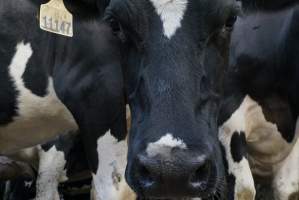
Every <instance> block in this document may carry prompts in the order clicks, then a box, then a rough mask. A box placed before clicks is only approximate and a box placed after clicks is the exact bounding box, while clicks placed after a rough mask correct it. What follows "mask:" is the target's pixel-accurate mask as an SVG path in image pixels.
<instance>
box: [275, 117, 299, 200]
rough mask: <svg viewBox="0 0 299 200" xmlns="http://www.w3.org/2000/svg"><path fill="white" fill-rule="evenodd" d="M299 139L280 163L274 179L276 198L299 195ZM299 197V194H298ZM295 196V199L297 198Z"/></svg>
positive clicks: (298, 122) (298, 129)
mask: <svg viewBox="0 0 299 200" xmlns="http://www.w3.org/2000/svg"><path fill="white" fill-rule="evenodd" d="M298 133H299V120H297V126H296V134H298ZM298 166H299V139H296V143H295V145H294V147H293V149H292V151H291V153H290V154H289V155H288V157H287V158H286V159H285V160H284V161H283V162H282V163H281V164H280V165H279V167H278V168H279V169H278V171H277V173H276V174H275V177H274V180H273V189H274V194H275V199H278V200H284V199H290V196H291V195H292V194H294V193H297V195H299V167H298ZM297 198H298V196H297ZM297 198H295V197H293V199H297Z"/></svg>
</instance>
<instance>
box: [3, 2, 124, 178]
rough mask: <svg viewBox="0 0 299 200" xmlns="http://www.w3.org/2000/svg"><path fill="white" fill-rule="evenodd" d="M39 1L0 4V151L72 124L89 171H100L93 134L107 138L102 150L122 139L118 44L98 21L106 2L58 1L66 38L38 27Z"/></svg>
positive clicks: (44, 138)
mask: <svg viewBox="0 0 299 200" xmlns="http://www.w3.org/2000/svg"><path fill="white" fill-rule="evenodd" d="M45 2H47V1H39V0H22V1H18V0H11V1H1V3H0V72H1V73H0V96H1V98H0V154H4V155H7V154H11V153H14V152H16V151H18V150H20V149H23V148H26V147H29V146H34V145H36V144H39V143H44V142H46V141H48V140H49V139H51V138H54V137H55V136H56V135H57V134H58V133H61V132H65V131H69V130H76V129H78V128H79V129H80V132H81V134H82V138H83V144H84V146H85V151H86V154H87V156H88V158H87V159H88V161H89V163H90V168H91V169H92V171H93V174H99V172H98V171H99V170H98V168H99V166H98V164H99V162H98V151H97V150H99V149H98V144H100V143H101V140H100V139H101V138H100V136H104V135H105V134H106V133H107V135H106V137H108V138H109V139H111V140H112V142H113V143H112V142H111V144H113V146H110V147H107V146H106V147H105V148H107V149H106V150H109V148H114V146H118V144H119V142H118V141H120V143H125V141H124V139H125V137H126V134H125V133H126V128H125V124H126V123H125V104H124V92H123V79H122V69H121V63H120V61H121V59H120V56H121V55H120V48H119V44H120V43H119V41H118V39H117V38H116V37H115V36H114V33H113V30H112V28H111V27H110V26H109V23H107V22H105V21H103V20H101V19H102V14H103V8H104V6H105V5H106V2H105V1H88V0H82V1H65V4H66V7H67V8H68V9H69V10H70V11H71V12H72V14H73V17H74V22H73V23H74V24H73V27H74V36H73V38H67V37H64V36H59V35H54V34H52V33H49V32H45V31H42V30H41V29H40V28H39V21H38V15H39V7H40V4H41V3H45ZM109 129H110V130H111V131H109V132H108V130H109ZM99 138H100V139H99ZM104 143H105V142H104ZM99 148H100V150H101V151H103V150H104V152H105V151H106V150H105V149H104V148H103V147H99ZM102 164H103V165H105V163H102Z"/></svg>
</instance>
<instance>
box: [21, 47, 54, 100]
mask: <svg viewBox="0 0 299 200" xmlns="http://www.w3.org/2000/svg"><path fill="white" fill-rule="evenodd" d="M42 53H43V52H36V51H33V53H32V56H31V58H30V59H29V62H28V63H27V66H26V69H25V71H24V74H23V76H22V78H23V82H24V85H25V87H26V88H27V89H29V90H30V91H31V92H32V93H33V94H35V95H37V96H40V97H44V96H46V95H47V93H48V91H47V88H48V80H49V75H48V72H47V71H45V69H44V68H43V67H41V66H40V63H39V60H38V59H37V58H39V57H42V56H43V55H40V54H42Z"/></svg>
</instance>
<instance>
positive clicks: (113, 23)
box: [109, 18, 121, 34]
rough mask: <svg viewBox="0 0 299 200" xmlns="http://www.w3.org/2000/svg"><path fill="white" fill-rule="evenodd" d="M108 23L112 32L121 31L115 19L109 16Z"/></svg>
mask: <svg viewBox="0 0 299 200" xmlns="http://www.w3.org/2000/svg"><path fill="white" fill-rule="evenodd" d="M109 24H110V27H111V29H112V31H113V33H114V34H117V33H119V32H120V31H121V28H120V24H119V22H118V21H116V19H114V18H110V19H109Z"/></svg>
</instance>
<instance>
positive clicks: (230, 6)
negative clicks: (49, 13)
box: [102, 0, 238, 199]
mask: <svg viewBox="0 0 299 200" xmlns="http://www.w3.org/2000/svg"><path fill="white" fill-rule="evenodd" d="M237 8H238V7H237V4H236V1H234V0H209V1H198V0H111V1H110V3H109V5H108V7H107V8H106V11H105V14H104V20H106V21H108V22H110V24H111V26H112V27H113V30H114V32H115V36H116V37H118V38H119V40H120V41H121V48H122V60H123V61H122V63H123V69H124V79H125V89H126V95H127V101H128V103H129V105H130V108H131V111H132V123H131V131H130V134H129V140H128V144H129V145H128V146H129V150H128V164H127V168H126V180H127V182H128V184H129V185H130V186H131V188H132V189H133V190H134V191H135V192H136V194H137V196H138V198H139V199H199V198H203V199H213V198H218V199H221V198H224V197H225V195H226V192H225V191H226V190H225V189H226V184H225V182H226V181H225V176H226V174H225V169H224V163H223V159H222V153H221V146H220V143H219V141H218V127H217V115H218V106H219V92H220V89H221V86H222V78H223V77H222V75H223V72H224V70H225V68H226V66H227V60H228V45H229V36H230V30H231V28H232V26H233V23H234V20H235V18H236V14H237V12H238V9H237ZM102 156H104V155H102Z"/></svg>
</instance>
